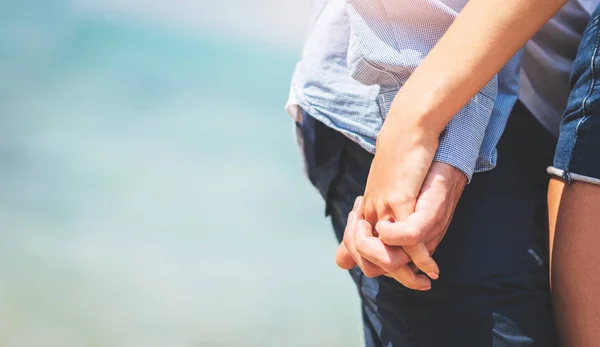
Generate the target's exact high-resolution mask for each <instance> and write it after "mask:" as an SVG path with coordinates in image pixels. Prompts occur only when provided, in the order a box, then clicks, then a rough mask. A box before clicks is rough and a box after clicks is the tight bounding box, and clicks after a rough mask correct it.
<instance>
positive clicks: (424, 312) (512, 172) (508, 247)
mask: <svg viewBox="0 0 600 347" xmlns="http://www.w3.org/2000/svg"><path fill="white" fill-rule="evenodd" d="M299 127H300V128H299V130H300V131H301V132H302V135H303V138H304V154H305V157H306V161H307V170H308V174H309V177H310V179H311V181H312V183H313V184H314V185H315V186H316V187H317V188H318V190H319V192H320V193H321V195H322V196H323V198H324V200H325V204H326V213H327V214H328V215H329V216H330V218H331V222H332V224H333V229H334V231H335V234H336V236H337V239H338V241H340V242H341V240H342V238H343V233H344V229H345V226H346V220H347V217H348V214H349V212H350V211H351V209H352V205H353V202H354V199H355V198H356V197H357V196H359V195H363V194H364V189H365V184H366V180H367V175H368V173H369V167H370V165H371V161H372V160H373V156H372V155H371V154H370V153H368V152H367V151H365V150H364V149H363V148H361V147H360V146H358V145H357V144H356V143H354V142H352V141H350V140H348V139H346V138H345V137H344V136H343V135H341V134H340V133H338V132H336V131H334V130H332V129H330V128H328V127H327V126H325V125H323V124H321V123H319V122H318V121H316V120H315V119H314V118H312V117H310V116H308V115H306V114H305V115H304V117H303V121H302V124H300V125H299ZM555 146H556V140H555V138H554V137H553V136H551V135H550V134H549V133H547V132H546V130H545V129H544V128H543V127H542V126H541V125H540V124H539V123H538V122H537V121H536V120H535V119H534V118H533V116H531V114H530V113H529V112H528V111H527V110H526V109H525V107H524V106H522V105H521V104H518V105H517V106H516V107H515V109H514V111H513V113H512V115H511V117H510V120H509V123H508V125H507V128H506V131H505V133H504V136H503V137H502V139H501V141H500V143H499V145H498V151H499V156H500V158H501V161H500V164H499V165H498V167H497V169H495V170H492V171H490V172H486V173H481V174H477V175H475V177H474V178H473V181H472V182H471V183H470V184H469V185H468V186H467V187H466V188H465V191H464V194H463V196H462V198H461V200H460V202H459V204H458V207H457V209H456V212H455V214H454V219H453V221H452V224H451V226H450V228H449V230H448V232H447V234H446V236H445V238H444V239H443V240H442V242H441V244H440V245H439V248H438V249H437V250H436V252H435V254H434V255H433V257H434V259H435V260H436V261H437V263H438V264H439V266H440V270H441V272H440V278H439V279H438V280H437V281H434V282H433V287H432V289H431V290H430V291H427V292H420V291H413V290H410V289H408V288H406V287H404V286H403V285H401V284H400V283H398V282H396V281H394V280H393V279H390V278H387V277H385V276H382V277H378V278H368V277H365V276H364V275H363V274H362V272H361V271H360V269H359V268H354V269H352V270H350V271H349V272H350V275H351V277H352V279H353V280H354V283H355V284H356V287H357V290H358V294H359V296H360V298H361V304H362V318H363V323H364V324H363V326H364V336H365V344H366V346H369V347H388V346H395V347H525V346H539V347H554V346H556V342H555V341H556V340H555V331H554V325H553V319H552V310H551V306H550V290H549V279H548V258H547V254H548V250H547V231H546V230H547V229H546V220H547V212H546V192H547V185H548V180H549V178H548V176H547V175H546V173H545V169H546V167H548V166H549V165H550V164H551V163H552V157H553V153H554V148H555Z"/></svg>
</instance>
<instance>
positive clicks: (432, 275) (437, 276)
mask: <svg viewBox="0 0 600 347" xmlns="http://www.w3.org/2000/svg"><path fill="white" fill-rule="evenodd" d="M427 276H429V278H431V279H432V280H437V279H438V278H440V275H438V274H437V273H435V272H430V273H428V274H427Z"/></svg>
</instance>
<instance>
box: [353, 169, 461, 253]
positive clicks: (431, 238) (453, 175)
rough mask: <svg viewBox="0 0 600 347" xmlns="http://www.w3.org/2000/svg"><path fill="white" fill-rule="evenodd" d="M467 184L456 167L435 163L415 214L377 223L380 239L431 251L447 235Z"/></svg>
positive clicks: (389, 244)
mask: <svg viewBox="0 0 600 347" xmlns="http://www.w3.org/2000/svg"><path fill="white" fill-rule="evenodd" d="M466 183H467V177H466V176H465V175H464V174H463V173H462V172H461V171H459V170H458V169H456V168H454V167H453V166H451V165H448V164H445V163H439V162H434V163H433V164H432V165H431V169H430V170H429V173H428V174H427V178H426V179H425V183H424V184H423V188H422V190H421V194H420V195H419V197H418V199H417V204H416V206H415V211H414V213H412V214H410V215H409V216H408V217H407V218H406V220H404V221H397V222H394V223H391V222H389V221H385V220H383V221H380V222H378V223H377V224H376V227H375V228H376V230H377V233H378V234H379V238H380V239H381V240H382V241H383V242H384V243H385V244H387V245H388V246H403V247H404V248H405V249H406V247H414V246H416V245H422V244H425V246H426V248H427V250H428V252H429V253H430V254H432V253H433V252H434V251H435V249H436V248H437V246H438V245H439V243H440V241H441V240H442V238H443V237H444V235H445V234H446V230H447V229H448V226H449V225H450V222H451V221H452V216H453V214H454V210H455V208H456V205H457V204H458V201H459V199H460V196H461V195H462V192H463V190H464V188H465V185H466ZM363 256H364V255H363ZM366 258H369V257H368V256H367V257H366Z"/></svg>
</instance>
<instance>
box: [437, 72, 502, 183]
mask: <svg viewBox="0 0 600 347" xmlns="http://www.w3.org/2000/svg"><path fill="white" fill-rule="evenodd" d="M495 82H496V81H495V79H494V80H493V81H492V82H490V83H489V84H488V87H487V88H490V89H491V88H494V87H495V85H496V83H495ZM493 108H494V99H491V98H489V97H488V96H486V95H483V94H481V93H480V94H477V95H476V96H475V97H474V98H473V99H471V101H469V103H467V105H465V107H463V108H462V109H461V110H460V111H459V112H458V113H457V114H456V115H455V116H454V117H453V118H452V120H451V121H450V122H449V123H448V125H447V126H446V129H445V130H444V132H443V133H442V136H441V137H440V143H439V147H438V150H437V152H436V154H435V157H434V160H435V161H438V162H442V163H446V164H449V165H452V166H454V167H455V168H457V169H459V170H460V171H462V172H463V173H464V174H465V175H466V176H467V179H468V181H469V182H470V181H471V178H472V177H473V173H474V172H475V167H476V164H477V161H478V160H479V159H480V155H479V154H480V150H481V147H482V144H483V141H484V138H485V132H486V129H487V127H488V124H489V121H490V117H491V115H492V111H493Z"/></svg>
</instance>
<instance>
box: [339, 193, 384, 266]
mask: <svg viewBox="0 0 600 347" xmlns="http://www.w3.org/2000/svg"><path fill="white" fill-rule="evenodd" d="M359 205H360V200H359V199H357V202H356V203H355V206H359ZM361 220H362V219H359V218H357V213H356V212H355V211H353V212H350V215H349V217H348V223H347V224H346V229H345V230H344V240H343V244H344V246H345V248H346V249H347V251H348V253H349V254H350V256H351V258H352V259H353V261H354V262H355V263H356V264H357V265H358V267H360V269H361V270H362V272H363V273H364V274H365V276H367V277H377V276H381V275H383V274H384V273H385V270H383V269H381V268H380V267H379V266H377V265H375V264H373V263H371V262H370V261H368V260H367V259H364V258H363V257H362V256H361V255H360V254H359V253H358V252H357V250H356V247H355V245H354V234H355V233H356V228H357V223H358V222H359V221H361ZM362 221H363V222H364V220H362ZM367 224H368V223H367ZM369 227H370V224H369ZM344 265H348V264H344Z"/></svg>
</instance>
